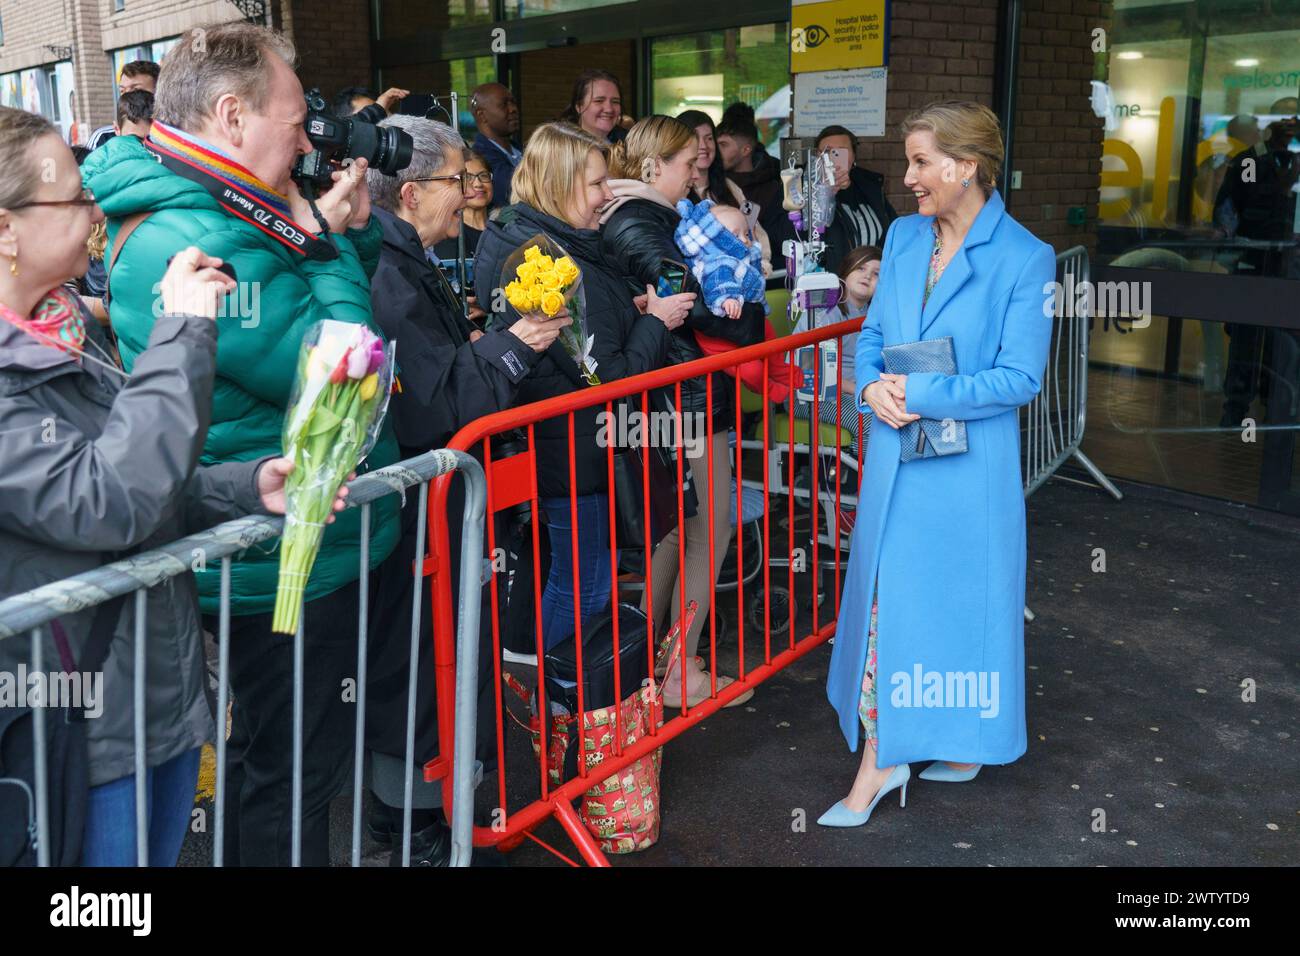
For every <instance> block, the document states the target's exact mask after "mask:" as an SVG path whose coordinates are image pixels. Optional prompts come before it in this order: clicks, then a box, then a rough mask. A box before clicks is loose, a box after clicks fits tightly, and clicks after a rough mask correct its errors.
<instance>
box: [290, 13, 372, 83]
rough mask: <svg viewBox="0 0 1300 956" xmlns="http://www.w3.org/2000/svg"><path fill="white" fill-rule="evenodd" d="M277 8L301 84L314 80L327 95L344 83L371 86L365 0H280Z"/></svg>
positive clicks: (368, 18)
mask: <svg viewBox="0 0 1300 956" xmlns="http://www.w3.org/2000/svg"><path fill="white" fill-rule="evenodd" d="M281 13H282V14H283V20H282V24H281V29H283V30H284V31H285V32H286V33H288V34H289V35H290V36H291V37H292V38H293V44H294V46H295V47H296V48H297V50H298V78H299V79H300V80H302V85H303V88H304V89H311V88H312V87H313V86H318V87H320V89H321V92H323V93H324V94H325V96H326V98H327V99H328V98H330V97H332V96H333V95H334V93H335V92H336V91H338V90H341V89H342V88H343V87H345V86H370V81H371V68H370V4H369V2H368V0H330V2H329V3H328V4H323V3H320V2H319V0H282V2H281Z"/></svg>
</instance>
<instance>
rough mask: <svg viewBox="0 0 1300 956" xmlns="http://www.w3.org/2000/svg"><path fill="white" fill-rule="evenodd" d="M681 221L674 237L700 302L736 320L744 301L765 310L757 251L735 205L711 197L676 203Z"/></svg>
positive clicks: (766, 310) (711, 309)
mask: <svg viewBox="0 0 1300 956" xmlns="http://www.w3.org/2000/svg"><path fill="white" fill-rule="evenodd" d="M677 212H678V213H679V214H680V215H681V217H682V219H681V222H680V223H678V224H677V231H676V234H675V236H674V238H675V239H676V240H677V248H678V249H680V250H681V251H682V255H683V256H685V257H686V264H687V265H688V266H689V267H690V270H691V273H692V274H693V275H694V276H695V280H696V281H697V282H699V284H700V290H701V292H702V293H703V294H704V302H705V304H706V305H707V306H708V307H709V311H710V312H712V313H713V314H714V315H718V316H723V315H725V316H726V317H727V318H730V319H738V318H740V312H741V308H742V306H743V304H744V303H745V302H761V303H762V305H763V314H764V315H766V314H767V312H768V307H767V296H766V294H765V292H764V282H763V251H762V249H761V248H760V247H759V245H758V243H757V242H755V241H754V238H753V236H751V235H750V231H749V219H748V218H747V217H746V216H745V214H744V213H743V212H741V211H740V210H739V209H737V208H736V207H735V206H718V205H715V204H714V202H713V200H712V199H706V200H704V201H703V202H701V203H692V202H691V201H690V200H689V199H683V200H681V201H680V202H679V203H677Z"/></svg>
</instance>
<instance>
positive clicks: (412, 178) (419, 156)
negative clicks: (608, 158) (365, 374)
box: [366, 116, 570, 862]
mask: <svg viewBox="0 0 1300 956" xmlns="http://www.w3.org/2000/svg"><path fill="white" fill-rule="evenodd" d="M381 125H383V126H396V127H399V128H401V129H402V130H404V131H405V132H407V133H409V134H410V136H411V139H412V141H413V143H414V148H413V150H412V156H411V164H410V165H409V166H407V167H406V168H405V169H403V170H400V171H399V172H398V173H397V175H395V176H386V175H384V174H383V173H381V172H379V171H378V170H376V169H374V168H373V167H372V168H371V169H370V170H368V171H367V173H366V179H367V185H368V186H369V187H370V197H371V202H372V203H373V207H374V208H373V215H374V216H375V218H377V219H378V220H379V222H380V223H381V225H382V226H383V230H384V244H383V250H382V252H381V253H380V257H379V268H378V269H376V270H375V275H374V277H373V279H372V280H371V285H370V288H371V293H370V301H371V305H372V307H373V310H374V316H375V321H376V322H377V323H378V324H379V327H380V328H381V329H382V330H383V332H384V335H385V337H387V338H388V339H390V340H396V342H397V354H398V365H399V367H400V369H401V373H400V379H401V385H402V388H401V391H400V392H395V393H394V395H393V397H392V399H391V402H390V404H389V415H390V417H391V418H392V421H393V427H394V429H395V431H396V433H397V441H398V445H399V446H400V448H401V451H402V457H403V458H407V457H410V456H412V455H418V454H421V453H422V452H426V451H428V450H429V449H431V448H441V447H442V446H443V445H445V444H446V443H447V442H448V440H450V438H451V437H452V435H454V434H455V433H456V432H457V431H459V430H460V428H461V427H462V426H464V425H466V424H468V423H469V422H471V421H473V420H474V419H476V418H479V417H481V416H483V415H488V414H491V413H492V412H495V411H499V410H501V409H504V408H509V407H510V406H511V405H512V404H514V399H515V393H516V391H517V389H518V387H519V383H520V382H521V381H523V379H524V378H526V377H527V376H528V375H529V373H530V372H531V371H532V370H533V368H534V366H536V365H537V363H538V361H539V360H540V358H541V355H542V353H543V352H545V351H546V350H547V348H548V347H549V346H550V345H551V343H552V342H554V341H555V339H556V336H558V335H559V333H560V329H561V328H563V327H564V326H565V325H567V324H568V323H569V322H570V319H569V318H568V314H567V313H562V314H561V315H559V316H557V317H556V318H554V319H551V320H549V321H545V322H535V321H532V320H530V319H519V320H518V321H517V322H515V323H514V324H513V325H511V326H509V327H504V328H497V329H493V330H491V331H489V332H487V333H483V332H478V331H472V330H471V328H470V325H469V323H468V322H467V321H466V320H465V317H464V313H463V312H462V310H461V306H460V303H459V302H458V301H457V299H456V296H455V293H454V292H453V291H452V289H451V286H450V285H449V284H448V282H447V280H446V278H445V277H444V276H443V274H442V272H441V270H439V269H438V268H437V267H436V266H434V265H433V264H432V263H430V262H429V260H428V258H427V257H426V255H425V250H426V249H429V248H431V247H432V246H433V245H434V244H435V243H438V242H440V241H442V240H444V239H449V238H455V236H456V235H457V234H458V233H459V231H460V228H461V219H460V212H461V210H462V209H464V207H465V198H466V192H467V189H466V182H467V177H466V171H465V141H464V140H463V139H461V137H460V134H459V133H457V132H456V131H455V130H453V129H452V128H451V127H450V126H447V125H445V124H443V123H439V122H436V121H434V120H429V119H423V118H420V117H414V116H391V117H389V118H388V119H386V120H384V122H383V123H382V124H381ZM460 494H461V485H460V483H459V482H457V483H456V484H455V485H453V490H452V496H451V498H449V500H448V507H447V520H448V522H449V523H450V525H451V527H450V528H449V529H448V533H449V540H450V541H451V547H452V549H453V552H457V551H458V550H459V547H460V517H459V516H460V514H461V501H460V500H459V495H460ZM416 508H417V501H416V499H415V497H412V498H411V499H410V500H409V502H408V503H407V507H406V509H405V511H404V512H403V516H402V540H401V542H400V543H399V544H398V546H397V548H396V549H395V550H394V551H393V554H392V556H391V558H390V559H389V561H388V562H387V563H386V564H385V565H384V566H382V567H381V569H380V571H379V575H378V577H377V583H376V591H377V593H376V594H375V596H374V600H373V601H372V617H371V620H372V624H371V634H373V635H374V640H373V641H372V643H371V645H370V662H369V665H368V667H369V674H370V678H369V688H370V697H369V700H370V707H369V708H368V713H367V718H366V729H367V742H368V745H369V747H370V749H371V750H372V751H373V752H374V754H375V755H376V756H375V760H374V765H375V767H376V768H377V770H382V768H383V767H384V766H391V765H392V762H393V761H394V760H396V761H397V764H396V768H397V769H398V770H400V768H401V766H402V765H401V761H404V760H405V754H406V687H407V681H408V673H409V672H408V670H407V668H408V666H409V661H408V656H409V650H408V643H407V640H406V637H405V635H406V634H407V633H409V628H410V620H411V602H412V600H413V597H414V584H413V581H412V578H411V555H412V554H413V553H415V550H416V547H417V544H418V542H417V539H416V519H417V512H416ZM452 567H454V568H459V567H460V560H459V556H458V554H456V553H453V555H452ZM452 586H453V590H452V593H453V594H455V593H458V592H457V590H456V588H457V586H458V582H453V585H452ZM424 607H425V611H426V614H425V615H424V619H423V626H424V628H425V629H426V636H425V638H424V639H422V640H421V641H420V648H421V656H420V661H419V664H418V670H419V681H418V683H419V688H420V691H419V703H418V705H417V708H416V714H417V720H418V721H419V723H418V725H417V727H416V759H417V760H418V761H419V763H420V764H423V763H424V761H426V760H428V759H429V758H431V757H433V756H434V754H435V752H436V748H437V736H436V729H437V728H436V724H435V716H436V715H435V711H434V708H433V706H432V695H433V661H432V659H431V656H430V653H429V651H430V648H431V647H432V643H431V640H430V639H429V637H428V630H429V629H430V628H431V626H432V619H431V616H430V615H429V613H427V612H428V610H429V605H428V602H427V601H426V602H425V603H424ZM483 620H484V621H487V620H489V618H488V616H487V615H484V616H483ZM481 673H482V675H483V676H484V677H485V678H489V679H490V677H491V675H492V668H490V667H485V668H483V669H482V671H481ZM493 709H494V707H493V705H492V703H491V699H490V697H489V698H488V699H487V700H486V701H485V702H484V704H483V706H480V708H479V713H480V714H482V715H483V716H484V717H485V720H484V725H485V728H486V730H490V729H491V727H492V724H491V721H490V719H487V718H490V716H491V714H492V713H493ZM481 729H484V728H481ZM384 755H388V756H387V758H385V757H384ZM385 779H386V775H384V774H383V773H382V772H377V774H376V777H375V781H374V788H375V792H376V796H378V797H379V802H380V804H383V805H385V806H380V807H378V808H376V810H377V812H376V813H373V814H372V820H371V833H372V835H374V836H375V837H376V838H378V839H380V840H382V839H384V837H385V836H388V837H389V839H391V836H389V834H390V833H393V832H395V831H400V827H401V811H400V810H399V809H398V808H399V807H400V805H401V803H402V798H401V791H400V790H398V791H397V792H393V791H390V790H387V789H386V788H385V786H384V781H385ZM395 779H396V781H398V782H400V781H401V779H402V778H401V775H400V774H397V775H396V777H395ZM385 809H387V814H385V812H384V811H385ZM385 815H387V816H388V817H389V821H390V822H389V824H388V825H387V826H386V825H385V821H384V819H383V817H384V816H385ZM413 819H414V820H415V823H413V825H412V830H413V832H416V831H418V832H416V835H415V836H414V837H413V844H414V845H413V847H412V858H413V859H414V860H423V861H424V862H442V860H443V858H444V857H445V856H446V854H447V851H448V850H449V848H450V839H449V837H448V834H447V831H446V829H445V827H444V826H443V825H442V823H441V822H440V821H438V820H437V819H436V818H435V817H434V814H433V811H432V810H431V809H429V808H427V807H426V808H424V809H422V810H421V809H417V810H416V811H415V812H414V816H413ZM394 852H395V853H397V852H398V850H397V849H395V851H394Z"/></svg>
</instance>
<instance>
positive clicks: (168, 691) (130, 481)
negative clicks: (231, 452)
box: [0, 315, 266, 786]
mask: <svg viewBox="0 0 1300 956" xmlns="http://www.w3.org/2000/svg"><path fill="white" fill-rule="evenodd" d="M86 326H87V345H86V353H87V354H88V355H91V356H96V357H102V356H101V354H100V353H99V352H98V351H97V349H96V348H95V345H94V344H91V343H97V344H98V345H99V346H100V347H104V344H105V340H104V336H103V333H102V332H101V330H100V328H99V325H98V323H97V322H96V321H95V320H94V319H93V318H90V317H89V316H87V317H86ZM216 346H217V329H216V324H215V323H214V322H213V321H211V320H210V319H206V318H202V317H199V316H182V315H166V316H163V317H162V318H160V319H159V320H158V321H157V322H156V323H155V324H154V327H153V333H152V335H151V336H150V340H149V347H148V350H147V351H146V352H144V353H142V354H141V355H140V357H139V359H138V360H137V361H136V363H135V367H134V370H133V372H132V375H131V378H130V380H129V381H127V380H124V379H123V378H122V376H120V375H114V374H113V373H112V372H110V371H108V370H107V369H105V368H103V367H102V366H99V365H97V364H94V363H92V362H89V361H80V362H78V361H77V360H75V359H74V358H73V357H72V356H70V355H68V354H67V353H65V352H62V351H60V350H58V349H56V348H54V347H53V346H50V345H46V344H44V343H42V342H40V341H39V340H37V339H35V338H33V337H32V336H30V335H29V334H28V333H26V332H24V331H23V330H22V329H19V328H18V327H16V326H14V325H11V324H9V323H7V322H4V321H0V599H3V598H6V597H10V596H12V595H14V594H19V593H21V592H23V591H27V590H30V589H31V588H34V587H37V586H38V585H42V584H47V583H49V582H51V581H57V580H59V579H61V578H66V577H68V576H70V575H74V574H79V573H81V572H83V571H87V570H90V569H91V568H95V567H97V566H99V565H101V564H103V563H104V562H105V561H107V560H111V559H112V558H113V556H114V555H115V554H116V553H118V552H122V551H125V550H127V549H132V548H139V549H141V550H147V549H148V548H150V547H153V546H156V545H160V544H163V543H165V542H167V541H172V540H175V539H176V538H178V537H182V536H183V535H185V534H188V533H192V532H194V531H201V530H203V529H205V528H208V527H210V526H212V525H214V524H218V523H220V522H221V521H225V520H227V519H229V518H235V517H239V516H241V515H245V514H249V513H265V511H264V509H263V508H262V506H261V502H260V498H259V496H258V494H257V489H256V472H257V468H258V467H259V466H260V465H261V463H262V462H263V461H265V460H266V459H265V458H262V459H259V460H257V461H252V462H234V463H229V464H222V465H218V466H216V467H212V468H197V469H196V465H197V464H198V460H199V454H200V452H201V451H202V449H203V441H204V437H205V436H206V434H207V430H208V422H209V418H210V415H211V410H212V384H213V377H214V368H215V362H216ZM148 594H149V596H148V599H147V630H146V639H147V642H148V649H147V651H146V674H147V682H146V692H145V709H146V737H147V750H146V762H147V764H148V765H149V766H156V765H158V764H161V763H163V762H165V761H167V760H170V759H171V758H173V757H176V756H178V755H180V754H182V753H184V752H186V751H188V750H190V749H192V748H194V747H197V746H199V745H200V744H202V743H204V742H205V741H208V740H211V739H212V732H213V720H212V707H211V703H210V700H209V695H208V693H207V681H206V675H205V668H204V661H203V640H202V630H201V628H200V626H199V612H198V603H197V592H196V590H195V583H194V577H193V575H190V574H183V575H181V576H179V577H175V578H171V579H169V580H168V581H167V582H166V583H164V584H161V585H158V586H157V587H155V588H153V589H152V590H150V591H149V592H148ZM134 608H135V602H134V600H132V599H130V598H128V600H127V601H126V604H125V606H124V607H123V609H122V613H121V617H120V619H119V621H118V624H117V628H116V630H115V633H114V638H113V642H112V645H111V647H110V649H109V653H108V658H107V660H106V662H105V664H104V676H103V683H102V688H103V702H102V712H101V713H100V714H99V716H92V717H90V719H88V720H87V722H86V735H87V740H88V743H89V757H90V784H91V786H97V785H99V784H102V783H107V782H109V781H111V780H116V779H118V778H120V777H124V776H127V775H129V774H131V773H132V772H133V771H134V735H133V713H132V656H133V643H134V641H133V635H134V633H135V625H134V621H135V613H134ZM93 614H94V611H93V610H86V611H83V612H80V613H78V614H74V615H69V616H65V617H63V618H62V619H61V622H60V623H61V624H62V626H63V629H64V631H65V632H66V634H67V637H68V644H69V645H70V648H71V651H72V654H73V656H74V657H75V658H78V659H79V658H80V655H81V651H82V647H83V645H84V644H85V642H86V638H87V636H88V633H89V629H90V621H91V619H92V617H93ZM46 634H47V638H46V644H45V651H44V666H43V670H45V671H46V672H49V671H51V670H56V669H58V668H59V663H58V662H59V658H58V655H57V653H56V652H55V650H54V645H53V643H52V642H51V641H50V640H49V638H48V634H49V630H48V629H47V630H46ZM30 644H31V642H30V640H28V639H27V638H25V637H21V636H20V637H14V638H9V639H6V640H3V641H0V669H3V670H6V671H9V672H10V673H15V672H16V670H17V666H18V663H19V662H25V663H26V664H27V666H28V667H30V664H31V660H30V653H31V650H30ZM94 709H95V710H99V709H100V708H99V707H97V706H96V707H95V708H94Z"/></svg>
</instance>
